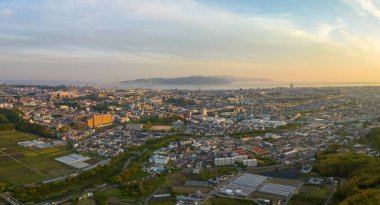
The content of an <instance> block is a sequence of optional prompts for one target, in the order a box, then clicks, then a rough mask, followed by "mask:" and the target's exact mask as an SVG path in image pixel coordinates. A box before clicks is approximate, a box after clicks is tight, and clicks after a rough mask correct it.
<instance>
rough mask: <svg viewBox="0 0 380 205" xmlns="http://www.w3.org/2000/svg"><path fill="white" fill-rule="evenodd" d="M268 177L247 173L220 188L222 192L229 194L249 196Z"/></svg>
mask: <svg viewBox="0 0 380 205" xmlns="http://www.w3.org/2000/svg"><path fill="white" fill-rule="evenodd" d="M267 179H268V177H265V176H260V175H255V174H248V173H245V174H243V175H242V176H240V177H238V178H236V179H235V180H233V181H232V182H230V183H229V184H227V185H226V186H225V187H224V188H222V189H221V190H220V193H221V194H224V195H229V196H240V197H248V196H249V195H251V194H252V193H253V192H255V191H256V189H257V187H258V186H260V185H261V184H262V183H264V182H265V181H266V180H267Z"/></svg>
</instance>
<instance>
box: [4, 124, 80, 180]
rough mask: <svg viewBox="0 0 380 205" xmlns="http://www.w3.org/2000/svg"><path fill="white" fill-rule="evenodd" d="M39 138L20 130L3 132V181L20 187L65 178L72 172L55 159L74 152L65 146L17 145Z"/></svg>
mask: <svg viewBox="0 0 380 205" xmlns="http://www.w3.org/2000/svg"><path fill="white" fill-rule="evenodd" d="M37 138H38V137H37V136H35V135H32V134H27V133H23V132H18V131H1V132H0V182H7V183H9V184H10V185H13V186H20V185H24V184H30V183H33V182H38V181H41V180H43V179H47V178H52V177H58V176H62V175H64V174H66V173H68V172H71V171H72V170H73V169H72V168H71V167H68V166H66V165H64V164H61V163H59V162H57V161H55V160H54V158H56V157H60V156H64V155H67V154H71V153H72V152H71V151H70V150H69V149H68V148H67V147H66V146H61V147H52V148H46V149H37V148H25V147H23V146H19V145H18V144H17V143H18V142H21V141H29V140H34V139H37Z"/></svg>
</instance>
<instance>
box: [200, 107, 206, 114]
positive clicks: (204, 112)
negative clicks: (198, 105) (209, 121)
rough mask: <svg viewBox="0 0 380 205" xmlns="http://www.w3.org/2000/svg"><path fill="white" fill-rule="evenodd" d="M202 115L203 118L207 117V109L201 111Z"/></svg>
mask: <svg viewBox="0 0 380 205" xmlns="http://www.w3.org/2000/svg"><path fill="white" fill-rule="evenodd" d="M201 115H202V116H207V109H206V108H203V109H202V110H201Z"/></svg>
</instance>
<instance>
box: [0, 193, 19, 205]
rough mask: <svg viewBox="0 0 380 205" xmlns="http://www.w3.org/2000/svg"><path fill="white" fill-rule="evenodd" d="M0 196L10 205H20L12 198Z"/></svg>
mask: <svg viewBox="0 0 380 205" xmlns="http://www.w3.org/2000/svg"><path fill="white" fill-rule="evenodd" d="M0 196H1V197H2V198H4V200H5V201H6V202H8V203H9V204H11V205H22V203H21V202H19V201H17V199H15V198H13V197H11V196H8V195H6V194H5V193H0Z"/></svg>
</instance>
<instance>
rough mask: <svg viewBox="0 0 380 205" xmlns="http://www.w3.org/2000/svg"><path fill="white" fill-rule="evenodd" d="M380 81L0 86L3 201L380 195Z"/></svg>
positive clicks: (324, 202)
mask: <svg viewBox="0 0 380 205" xmlns="http://www.w3.org/2000/svg"><path fill="white" fill-rule="evenodd" d="M379 117H380V87H320V88H307V87H305V88H298V87H293V86H290V87H289V88H267V89H260V88H257V89H238V90H175V89H173V90H153V89H134V90H125V89H117V88H114V89H105V88H95V87H90V86H63V85H62V86H42V85H36V86H32V85H8V84H4V85H0V191H1V192H0V196H1V198H3V199H0V204H12V205H20V204H40V205H45V204H144V205H147V204H153V205H154V204H164V205H165V204H178V205H180V204H206V205H207V204H215V205H220V204H222V205H223V204H232V205H233V204H243V205H245V204H277V205H282V204H289V205H303V204H305V205H329V204H330V205H334V204H342V205H351V204H352V205H356V204H378V203H379V201H380V190H379V186H380V158H379V150H380V128H378V127H380V118H379Z"/></svg>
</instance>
